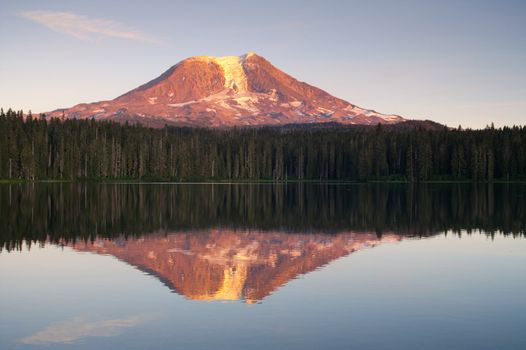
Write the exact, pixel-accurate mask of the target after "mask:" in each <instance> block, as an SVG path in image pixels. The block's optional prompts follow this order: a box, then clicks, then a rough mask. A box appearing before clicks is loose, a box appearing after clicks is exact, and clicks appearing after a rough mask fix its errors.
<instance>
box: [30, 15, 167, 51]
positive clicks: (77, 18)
mask: <svg viewBox="0 0 526 350" xmlns="http://www.w3.org/2000/svg"><path fill="white" fill-rule="evenodd" d="M20 16H22V17H24V18H26V19H29V20H31V21H33V22H36V23H39V24H42V25H44V26H46V27H48V28H49V29H52V30H54V31H56V32H59V33H64V34H67V35H71V36H73V37H75V38H77V39H81V40H94V39H98V38H101V37H110V38H117V39H126V40H133V41H140V42H146V43H153V44H159V43H160V41H159V40H156V39H154V38H152V37H149V36H147V35H145V34H144V33H141V32H139V31H137V30H134V29H132V28H128V27H126V26H125V25H123V24H122V23H119V22H116V21H111V20H107V19H98V18H88V17H86V16H81V15H77V14H74V13H71V12H55V11H25V12H22V13H20Z"/></svg>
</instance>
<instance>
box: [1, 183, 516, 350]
mask: <svg viewBox="0 0 526 350" xmlns="http://www.w3.org/2000/svg"><path fill="white" fill-rule="evenodd" d="M0 212H1V215H0V227H1V231H0V249H1V250H0V281H1V285H0V349H41V348H42V349H190V350H191V349H210V348H214V349H526V332H524V326H525V325H526V298H525V297H524V292H525V291H526V239H525V235H524V233H525V232H526V185H524V184H494V185H488V184H479V185H475V184H425V185H408V184H368V185H363V184H362V185H354V184H158V183H154V184H83V183H39V184H11V185H8V184H3V185H0Z"/></svg>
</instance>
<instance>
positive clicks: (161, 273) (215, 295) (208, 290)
mask: <svg viewBox="0 0 526 350" xmlns="http://www.w3.org/2000/svg"><path fill="white" fill-rule="evenodd" d="M401 240H402V236H400V235H397V234H394V233H385V234H384V235H382V237H381V238H379V237H378V236H377V235H376V233H366V232H363V233H358V232H338V233H334V234H323V233H313V232H311V233H308V234H293V233H285V232H281V231H257V230H247V231H245V230H238V231H235V230H230V229H210V230H203V231H192V232H172V233H166V234H159V235H145V236H143V237H141V238H138V239H133V238H128V239H124V238H119V239H98V240H95V241H93V242H92V241H84V242H81V241H77V242H76V243H73V244H72V247H73V249H75V250H77V251H80V252H91V253H95V254H103V255H111V256H114V257H116V258H117V259H119V260H121V261H123V262H126V263H127V264H129V265H131V266H134V267H136V268H137V269H139V270H141V271H144V272H147V273H149V274H151V275H153V276H155V277H157V278H158V279H159V280H161V281H162V282H163V283H164V284H165V285H166V286H167V287H168V288H170V289H171V290H172V291H174V292H176V293H178V294H181V295H184V296H185V297H186V298H188V299H191V300H208V301H211V300H243V301H245V302H246V303H253V302H257V301H260V300H262V299H264V298H265V297H267V296H268V295H270V294H272V293H273V292H274V291H276V290H277V289H278V288H279V287H280V286H282V285H284V284H286V283H287V282H289V281H290V280H293V279H295V278H298V277H299V276H301V275H304V274H307V273H309V272H312V271H315V270H316V269H319V268H321V267H323V266H325V265H327V264H329V263H331V262H332V261H334V260H336V259H338V258H341V257H343V256H346V255H349V254H351V253H353V252H356V251H359V250H362V249H366V248H370V247H374V246H377V245H379V244H384V243H390V242H398V241H401Z"/></svg>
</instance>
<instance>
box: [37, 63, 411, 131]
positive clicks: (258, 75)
mask: <svg viewBox="0 0 526 350" xmlns="http://www.w3.org/2000/svg"><path fill="white" fill-rule="evenodd" d="M46 115H47V116H49V117H56V118H75V119H95V120H113V121H119V122H125V121H128V122H132V123H133V122H138V123H142V124H145V125H148V126H154V127H162V126H164V125H165V124H168V125H178V126H194V127H222V126H259V125H288V124H310V123H327V122H331V123H339V124H348V125H349V124H350V125H352V124H359V125H371V124H378V123H382V124H395V123H400V122H403V121H405V120H406V119H404V118H402V117H400V116H397V115H385V114H380V113H377V112H375V111H373V110H367V109H363V108H360V107H358V106H355V105H353V104H351V103H349V102H347V101H344V100H342V99H339V98H336V97H334V96H331V95H330V94H328V93H327V92H325V91H323V90H321V89H318V88H316V87H314V86H311V85H309V84H306V83H303V82H300V81H298V80H296V79H294V78H293V77H291V76H290V75H288V74H286V73H284V72H283V71H281V70H279V69H277V68H276V67H274V66H273V65H272V64H271V63H270V62H269V61H267V60H266V59H264V58H263V57H261V56H258V55H257V54H255V53H247V54H245V55H242V56H227V57H209V56H198V57H191V58H187V59H185V60H183V61H181V62H179V63H177V64H176V65H175V66H173V67H171V68H170V69H168V70H167V71H166V72H164V73H163V74H162V75H161V76H159V77H158V78H156V79H154V80H152V81H150V82H148V83H146V84H144V85H141V86H139V87H138V88H136V89H133V90H131V91H129V92H127V93H125V94H124V95H121V96H119V97H117V98H115V99H113V100H110V101H102V102H95V103H88V104H86V103H83V104H79V105H76V106H74V107H71V108H67V109H58V110H55V111H53V112H50V113H46Z"/></svg>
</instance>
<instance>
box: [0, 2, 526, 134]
mask: <svg viewBox="0 0 526 350" xmlns="http://www.w3.org/2000/svg"><path fill="white" fill-rule="evenodd" d="M0 10H1V11H2V13H3V14H4V20H3V21H2V22H1V23H0V32H2V33H3V34H4V35H1V36H0V45H1V46H2V47H3V48H4V51H5V53H4V55H2V64H1V65H0V79H2V80H3V81H5V82H8V83H6V84H2V86H1V87H0V96H1V99H0V106H1V107H3V108H4V109H5V108H9V107H11V108H14V109H23V110H24V111H28V110H32V112H33V113H40V112H47V111H51V110H54V109H56V108H62V107H71V106H73V105H75V104H78V103H82V102H95V101H100V100H108V99H113V98H115V97H117V96H119V95H121V94H123V93H125V92H127V91H129V90H131V89H133V88H135V87H137V86H139V85H141V84H143V83H145V82H147V81H149V80H152V79H154V78H156V77H157V76H159V75H160V74H161V73H163V72H164V71H165V70H166V69H168V68H169V67H170V66H172V65H174V64H175V63H177V62H179V61H180V60H182V59H184V58H187V57H190V56H198V55H211V56H228V55H241V54H244V53H246V52H248V51H254V52H256V53H258V54H259V55H261V56H263V57H265V58H266V59H268V60H269V61H270V62H272V63H273V64H274V65H275V66H276V67H277V68H279V69H281V70H283V71H285V72H286V73H288V74H290V75H292V76H294V77H295V78H297V79H299V80H301V81H305V82H307V83H309V84H311V85H314V86H316V87H319V88H321V89H323V90H325V91H327V92H329V93H330V94H332V95H334V96H336V97H339V98H342V99H345V100H347V101H349V102H351V103H353V104H356V105H358V106H361V107H364V108H369V109H374V110H377V111H379V112H382V113H393V114H398V115H402V116H404V117H409V118H415V119H431V120H434V121H436V122H439V123H443V124H447V125H449V126H457V125H459V124H461V125H462V126H463V127H472V128H482V127H484V126H486V125H488V124H491V123H492V122H493V123H495V125H496V126H505V125H513V124H517V125H518V124H520V125H524V124H526V99H525V98H524V96H526V64H524V62H526V46H524V45H521V43H522V42H523V40H524V36H525V34H526V3H523V2H521V1H500V2H496V1H476V2H475V1H461V2H458V1H456V2H454V1H440V2H438V1H399V2H395V1H367V2H365V1H329V2H321V1H287V2H286V3H281V2H277V1H267V2H265V3H248V2H241V1H226V2H223V3H222V4H218V3H215V2H209V1H202V2H199V3H198V4H197V3H187V2H179V1H151V2H149V3H147V4H145V3H141V2H132V1H126V2H124V1H91V2H72V1H23V2H12V3H10V2H7V1H0Z"/></svg>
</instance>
